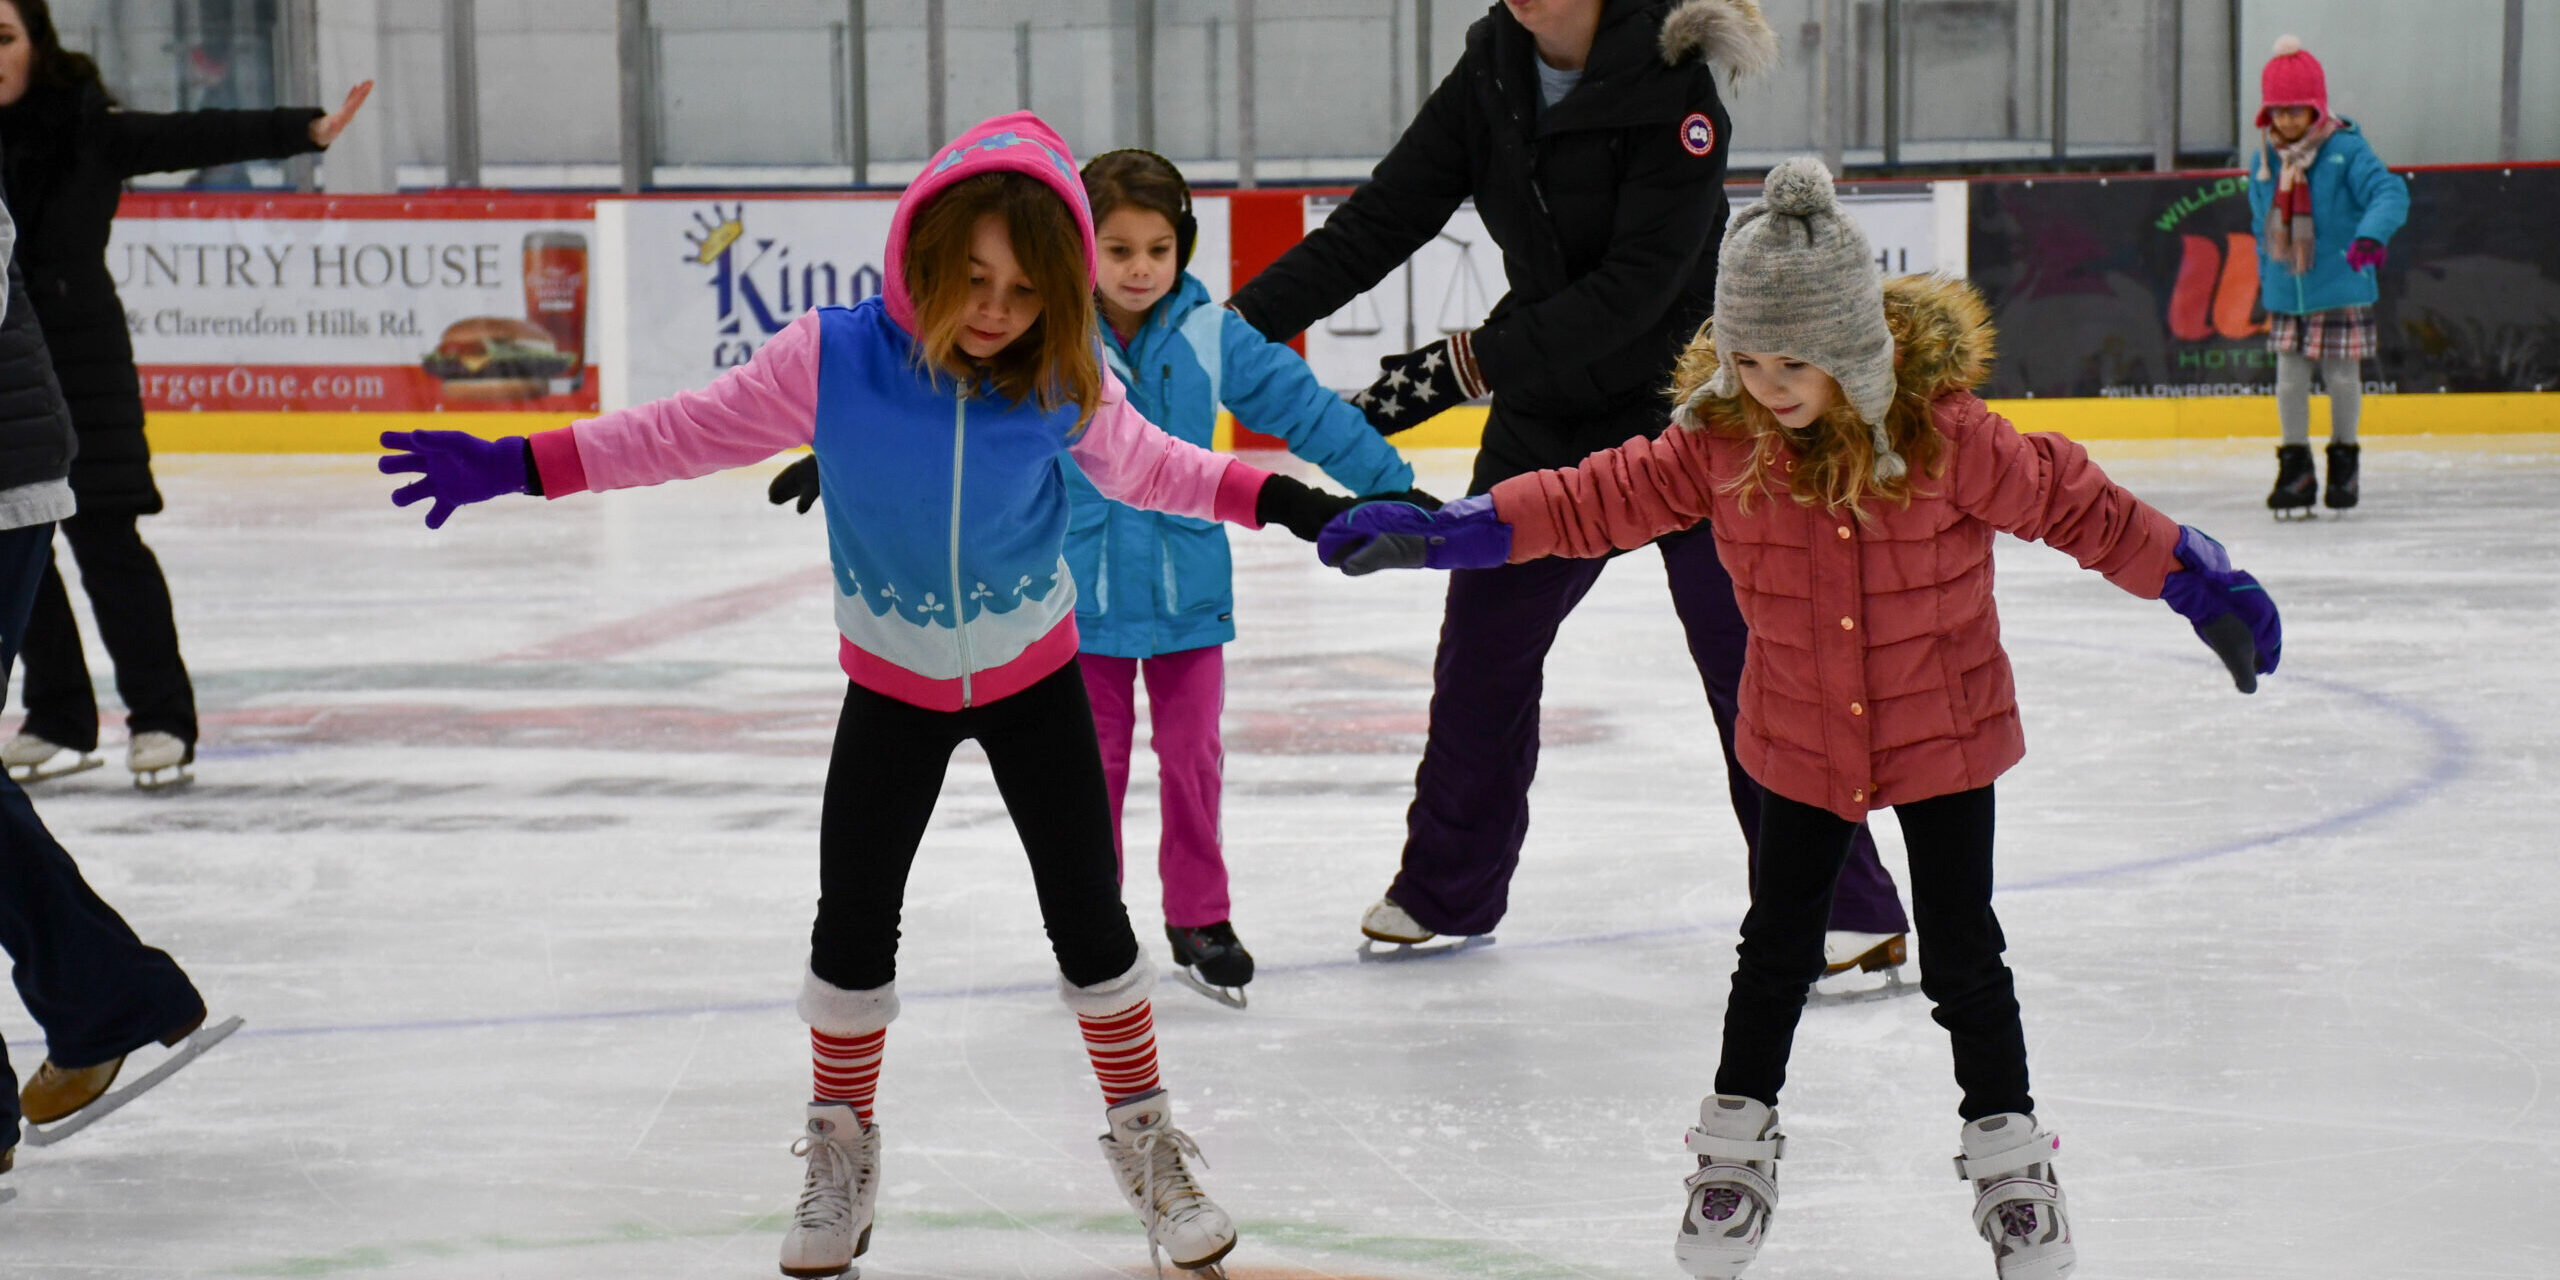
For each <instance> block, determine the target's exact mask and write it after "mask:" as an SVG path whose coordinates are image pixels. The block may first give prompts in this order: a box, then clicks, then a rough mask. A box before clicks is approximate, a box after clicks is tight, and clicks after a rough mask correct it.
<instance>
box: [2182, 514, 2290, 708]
mask: <svg viewBox="0 0 2560 1280" xmlns="http://www.w3.org/2000/svg"><path fill="white" fill-rule="evenodd" d="M2178 529H2179V532H2178V563H2180V564H2182V565H2185V566H2186V567H2185V568H2183V569H2180V570H2177V571H2176V572H2174V573H2171V574H2170V575H2169V576H2168V578H2167V579H2166V580H2164V581H2163V582H2162V583H2161V584H2160V599H2161V600H2162V602H2164V603H2166V604H2167V605H2168V606H2169V607H2170V608H2172V609H2175V610H2177V611H2178V613H2179V614H2180V615H2181V616H2183V617H2184V618H2186V620H2187V621H2188V622H2191V623H2193V624H2195V629H2196V636H2197V638H2199V639H2201V640H2203V641H2204V642H2205V644H2206V645H2207V646H2208V647H2210V648H2211V649H2212V650H2213V651H2214V653H2215V654H2216V655H2217V656H2219V657H2220V658H2221V659H2222V665H2224V666H2226V667H2229V668H2231V683H2232V684H2234V685H2237V686H2239V689H2240V692H2242V693H2256V692H2257V691H2258V677H2259V676H2261V675H2272V674H2274V673H2275V669H2276V660H2277V659H2279V658H2281V657H2283V656H2284V620H2283V619H2282V618H2279V617H2277V616H2276V602H2275V601H2274V600H2271V599H2269V598H2268V597H2267V589H2266V588H2265V587H2262V586H2259V585H2258V580H2257V579H2256V578H2252V577H2250V576H2249V575H2248V574H2246V573H2244V572H2242V571H2240V570H2238V569H2234V568H2232V567H2231V556H2230V553H2228V552H2226V551H2224V550H2223V549H2222V544H2221V543H2219V542H2216V541H2214V540H2213V539H2212V538H2211V537H2210V536H2208V535H2206V534H2205V532H2204V531H2203V530H2201V529H2198V528H2196V527H2194V526H2193V525H2180V526H2178Z"/></svg>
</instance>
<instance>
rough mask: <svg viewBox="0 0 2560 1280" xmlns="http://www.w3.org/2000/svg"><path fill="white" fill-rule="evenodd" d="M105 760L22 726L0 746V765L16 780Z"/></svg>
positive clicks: (65, 772) (52, 775)
mask: <svg viewBox="0 0 2560 1280" xmlns="http://www.w3.org/2000/svg"><path fill="white" fill-rule="evenodd" d="M105 763H106V761H105V760H104V759H103V758H101V757H99V756H96V755H92V754H90V753H88V752H85V751H75V750H73V749H72V748H70V747H66V746H63V745H62V744H61V743H58V742H52V741H48V740H46V739H44V738H39V737H37V736H36V735H34V734H32V733H28V732H26V731H24V730H20V731H19V733H18V735H17V736H16V737H13V738H11V739H9V742H8V745H6V746H0V765H5V766H7V767H8V770H9V776H10V778H12V779H14V780H15V781H18V782H42V781H44V780H45V779H47V778H63V777H68V776H70V775H72V774H75V773H87V772H88V771H89V770H91V769H95V768H97V767H98V766H99V765H102V764H105Z"/></svg>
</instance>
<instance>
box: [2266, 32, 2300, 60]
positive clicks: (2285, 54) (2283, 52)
mask: <svg viewBox="0 0 2560 1280" xmlns="http://www.w3.org/2000/svg"><path fill="white" fill-rule="evenodd" d="M2300 52H2302V37H2300V36H2297V35H2293V34H2291V33H2289V32H2288V33H2287V34H2284V35H2280V36H2277V37H2276V48H2275V53H2274V54H2273V55H2271V56H2273V57H2278V58H2290V57H2292V56H2293V55H2295V54H2297V53H2300Z"/></svg>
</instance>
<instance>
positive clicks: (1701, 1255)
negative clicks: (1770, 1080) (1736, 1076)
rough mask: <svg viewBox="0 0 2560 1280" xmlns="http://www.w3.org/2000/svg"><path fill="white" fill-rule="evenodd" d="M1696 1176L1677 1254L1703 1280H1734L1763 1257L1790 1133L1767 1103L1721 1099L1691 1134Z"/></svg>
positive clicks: (1701, 1111) (1713, 1100)
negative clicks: (1781, 1128) (1762, 1245)
mask: <svg viewBox="0 0 2560 1280" xmlns="http://www.w3.org/2000/svg"><path fill="white" fill-rule="evenodd" d="M1689 1151H1690V1152H1691V1154H1693V1155H1695V1156H1697V1157H1698V1171H1697V1172H1696V1173H1693V1174H1690V1175H1689V1178H1688V1187H1689V1207H1688V1211H1687V1212H1685V1213H1683V1214H1682V1215H1681V1217H1680V1237H1679V1239H1678V1240H1677V1241H1675V1242H1674V1243H1673V1245H1672V1256H1674V1257H1676V1258H1678V1259H1679V1261H1680V1269H1681V1270H1683V1271H1686V1272H1688V1273H1689V1274H1690V1275H1693V1276H1696V1277H1698V1280H1732V1278H1733V1277H1735V1276H1738V1275H1741V1274H1742V1269H1743V1268H1745V1267H1748V1266H1750V1265H1751V1260H1752V1259H1753V1258H1756V1257H1758V1256H1759V1255H1760V1242H1761V1241H1762V1240H1764V1239H1766V1238H1767V1237H1768V1235H1769V1220H1770V1218H1771V1217H1772V1216H1774V1215H1775V1214H1776V1213H1777V1210H1778V1158H1779V1157H1780V1156H1783V1155H1785V1154H1786V1153H1787V1135H1785V1134H1783V1133H1780V1132H1778V1113H1777V1111H1776V1110H1774V1109H1772V1108H1771V1107H1769V1106H1768V1105H1767V1104H1766V1103H1762V1102H1759V1101H1757V1100H1755V1099H1751V1098H1737V1097H1734V1096H1732V1095H1730V1094H1721V1093H1720V1094H1716V1095H1713V1096H1711V1097H1709V1098H1708V1099H1706V1100H1705V1101H1703V1102H1701V1103H1699V1104H1698V1127H1697V1128H1695V1129H1691V1130H1690V1131H1689Z"/></svg>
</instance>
